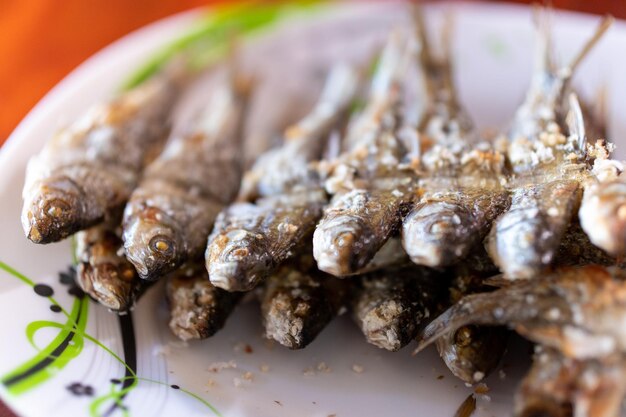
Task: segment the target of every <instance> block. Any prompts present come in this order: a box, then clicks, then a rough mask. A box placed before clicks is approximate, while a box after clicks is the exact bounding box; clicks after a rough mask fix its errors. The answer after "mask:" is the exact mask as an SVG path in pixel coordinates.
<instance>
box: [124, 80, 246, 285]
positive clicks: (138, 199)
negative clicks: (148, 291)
mask: <svg viewBox="0 0 626 417" xmlns="http://www.w3.org/2000/svg"><path fill="white" fill-rule="evenodd" d="M236 78H237V77H236V76H235V75H231V76H229V77H227V79H226V80H225V81H224V82H223V84H221V85H220V86H219V87H218V89H217V90H216V91H215V93H214V95H213V96H212V98H211V100H210V101H209V103H208V104H207V106H206V108H204V109H203V110H202V112H201V113H200V115H199V117H198V118H197V119H196V121H195V122H193V125H192V126H191V127H190V128H189V129H188V131H187V132H186V133H184V134H182V135H181V136H178V137H174V138H172V139H171V140H170V141H169V142H168V144H167V146H166V148H165V150H164V152H163V153H162V154H161V155H160V156H159V157H158V158H157V159H156V160H155V161H154V162H152V163H151V164H150V165H149V166H148V167H147V168H146V170H145V173H144V175H143V180H142V181H141V183H140V184H139V186H138V188H137V189H136V190H135V191H134V192H133V194H132V195H131V198H130V201H129V202H128V204H127V206H126V209H125V211H124V221H123V224H124V234H123V237H124V247H125V250H126V254H127V257H128V259H129V260H130V261H131V262H132V263H133V265H135V267H136V269H137V271H138V273H139V275H140V276H141V278H143V279H149V280H154V279H157V278H159V277H160V276H162V275H164V274H166V273H168V272H170V271H173V270H174V269H176V268H177V267H178V266H180V265H182V264H183V263H185V262H186V261H187V260H193V259H196V258H198V257H200V256H201V255H202V253H203V252H204V248H205V245H206V238H207V236H208V235H209V233H210V231H211V227H212V226H213V222H214V221H215V218H216V217H217V215H218V213H219V212H220V210H221V209H222V208H223V207H224V205H226V204H228V203H229V202H230V201H232V200H233V199H234V197H235V195H236V193H237V190H238V189H239V183H240V180H241V172H242V167H241V163H242V160H241V155H242V153H241V136H242V135H241V126H242V125H243V119H244V115H245V107H246V101H247V97H248V95H249V85H248V83H245V82H242V81H239V80H237V79H236Z"/></svg>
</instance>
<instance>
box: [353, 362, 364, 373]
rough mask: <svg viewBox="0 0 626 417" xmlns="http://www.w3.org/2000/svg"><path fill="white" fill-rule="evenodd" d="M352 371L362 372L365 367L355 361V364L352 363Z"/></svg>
mask: <svg viewBox="0 0 626 417" xmlns="http://www.w3.org/2000/svg"><path fill="white" fill-rule="evenodd" d="M352 371H353V372H355V373H357V374H362V373H363V372H364V371H365V368H363V367H362V366H361V365H358V364H356V363H355V364H354V365H352Z"/></svg>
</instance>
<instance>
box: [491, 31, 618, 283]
mask: <svg viewBox="0 0 626 417" xmlns="http://www.w3.org/2000/svg"><path fill="white" fill-rule="evenodd" d="M610 24H611V20H610V19H605V20H603V22H602V23H601V24H600V26H599V27H598V29H597V30H596V32H595V34H594V36H593V37H592V38H591V39H590V40H589V41H588V42H587V43H586V44H585V45H584V47H583V48H582V50H581V52H580V53H579V54H578V55H576V57H575V58H574V60H572V62H571V63H570V64H569V65H567V66H565V67H562V68H560V69H555V68H554V65H553V63H552V61H551V54H550V52H549V51H550V45H549V33H548V28H547V26H548V22H547V21H543V22H542V23H541V24H540V25H539V26H538V31H537V37H538V40H537V59H536V64H535V71H534V73H533V76H532V80H531V85H530V88H529V91H528V93H527V95H526V99H525V101H524V103H523V104H522V105H521V106H520V107H519V109H518V110H517V112H516V115H515V117H514V120H513V124H512V127H511V130H510V132H509V135H510V137H511V143H510V145H509V149H508V159H509V162H510V164H511V169H512V174H513V175H512V178H511V180H510V182H509V187H510V188H511V190H512V194H513V196H512V203H511V207H510V209H509V211H508V212H506V213H504V214H503V215H502V216H500V217H499V218H498V219H497V221H496V223H495V224H494V225H493V228H492V230H491V233H490V235H489V237H488V239H487V242H486V246H487V248H488V251H489V253H490V255H491V256H492V258H493V259H494V261H495V262H496V264H497V265H498V266H499V267H500V269H501V270H502V271H503V272H504V273H505V275H506V276H507V277H508V278H510V279H520V278H529V277H531V276H537V275H539V273H540V272H541V271H544V270H545V269H546V268H547V267H548V266H549V265H550V264H552V263H553V260H554V257H555V254H556V252H557V250H558V247H559V244H560V241H561V238H562V237H563V235H564V234H565V232H566V230H567V228H568V226H569V223H570V220H571V219H572V217H573V216H574V215H575V213H576V210H577V209H578V207H579V205H580V200H581V196H582V189H583V187H584V184H585V183H586V181H587V180H588V179H589V177H590V175H591V170H590V168H591V167H590V165H589V161H588V159H587V155H586V141H587V137H588V135H590V134H594V135H596V134H599V133H596V132H592V131H591V129H590V127H591V126H593V123H592V122H591V121H590V117H589V116H588V115H584V114H583V111H582V108H583V107H582V106H581V105H580V103H579V101H578V98H577V97H576V96H575V95H574V94H573V93H570V92H571V87H570V83H571V77H572V74H573V72H574V70H575V68H576V66H577V65H578V63H579V62H580V61H581V60H582V59H583V57H584V56H585V55H586V54H587V53H588V52H589V50H590V49H591V48H592V47H593V45H595V43H596V42H597V41H598V40H599V39H600V37H601V36H602V34H603V33H604V32H605V31H606V29H607V28H608V27H609V26H610ZM596 138H597V137H596Z"/></svg>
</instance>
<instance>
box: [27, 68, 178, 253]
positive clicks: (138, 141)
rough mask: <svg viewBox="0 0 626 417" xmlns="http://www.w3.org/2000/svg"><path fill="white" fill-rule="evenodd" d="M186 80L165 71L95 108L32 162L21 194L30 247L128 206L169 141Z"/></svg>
mask: <svg viewBox="0 0 626 417" xmlns="http://www.w3.org/2000/svg"><path fill="white" fill-rule="evenodd" d="M183 79H184V76H183V75H182V69H181V68H179V67H170V68H168V69H167V70H166V71H165V72H164V73H162V74H160V75H158V76H155V77H154V78H153V79H151V80H149V81H147V82H146V83H144V84H142V85H140V86H139V87H137V88H135V89H133V90H131V91H128V92H126V93H123V94H121V95H120V96H119V97H117V98H116V99H113V100H111V101H110V102H108V103H105V104H103V105H100V106H96V107H94V108H92V109H91V110H90V111H88V112H87V114H85V115H84V117H82V118H81V119H79V120H77V121H76V122H75V123H74V124H73V125H71V126H70V127H68V128H66V129H64V130H62V131H60V132H59V133H58V134H56V135H55V136H54V137H53V138H52V139H51V140H50V141H49V142H48V143H47V144H46V146H45V147H44V149H43V150H42V151H41V152H40V153H39V154H38V155H36V156H34V157H33V158H31V160H30V161H29V163H28V167H27V169H26V182H25V185H24V190H23V193H22V195H23V199H24V206H23V209H22V226H23V228H24V232H25V234H26V236H27V237H28V238H29V239H30V240H31V241H33V242H35V243H50V242H56V241H59V240H61V239H63V238H65V237H67V236H69V235H71V234H73V233H75V232H77V231H79V230H83V229H86V228H88V227H90V226H93V225H95V224H97V223H99V222H101V221H102V220H104V219H105V217H107V216H109V215H110V214H111V213H112V212H114V211H117V210H119V209H121V207H123V205H124V204H125V203H126V201H127V200H128V198H129V196H130V194H131V192H132V190H133V189H134V188H135V186H136V185H137V182H138V180H139V175H140V173H141V171H142V170H143V168H144V165H145V164H146V162H147V161H150V160H151V159H152V158H153V157H154V155H155V154H157V153H158V152H160V150H161V148H162V146H163V143H164V142H165V139H166V138H167V134H168V132H169V129H170V122H169V113H170V111H171V109H172V107H173V105H174V102H175V100H176V98H177V97H178V95H179V93H180V91H181V90H182V84H183Z"/></svg>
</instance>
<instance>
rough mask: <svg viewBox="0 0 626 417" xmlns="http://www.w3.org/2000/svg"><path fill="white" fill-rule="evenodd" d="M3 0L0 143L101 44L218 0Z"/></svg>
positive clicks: (612, 7)
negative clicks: (53, 88) (57, 84)
mask: <svg viewBox="0 0 626 417" xmlns="http://www.w3.org/2000/svg"><path fill="white" fill-rule="evenodd" d="M518 2H524V1H523V0H518ZM552 2H553V4H554V5H555V6H556V7H559V8H565V9H571V10H579V11H585V12H595V13H611V14H613V15H615V16H616V17H621V18H626V1H624V0H594V1H589V0H553V1H552ZM1 3H2V6H1V8H0V62H2V65H0V106H1V108H2V111H0V144H1V143H2V142H4V140H5V139H6V137H7V136H8V135H9V134H10V133H11V131H12V130H13V129H14V128H15V126H16V125H17V124H18V123H19V121H20V120H21V119H22V118H23V117H24V116H25V115H26V113H28V111H29V110H30V109H31V108H32V107H33V106H34V105H35V104H36V103H37V101H38V100H39V99H40V98H41V97H43V95H44V94H45V93H46V92H47V91H48V90H50V89H51V88H52V87H53V86H54V85H55V84H56V83H57V82H59V81H60V80H61V79H62V78H63V77H64V76H65V75H66V74H67V73H68V72H70V71H71V70H72V69H73V68H75V67H76V66H77V65H78V64H80V63H81V62H82V61H84V60H85V59H87V58H88V57H89V56H90V55H92V54H93V53H95V52H96V51H98V50H99V49H101V48H103V47H104V46H106V45H108V44H109V43H111V42H113V41H114V40H116V39H118V38H119V37H121V36H123V35H125V34H126V33H128V32H130V31H132V30H134V29H137V28H139V27H141V26H143V25H145V24H147V23H150V22H153V21H155V20H157V19H160V18H162V17H165V16H167V15H170V14H172V13H176V12H179V11H182V10H185V9H189V8H193V7H197V6H203V5H207V4H211V3H216V1H210V0H209V1H207V0H158V1H154V0H133V1H128V0H90V1H85V0H62V1H55V0H28V1H24V0H2V1H1Z"/></svg>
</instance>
